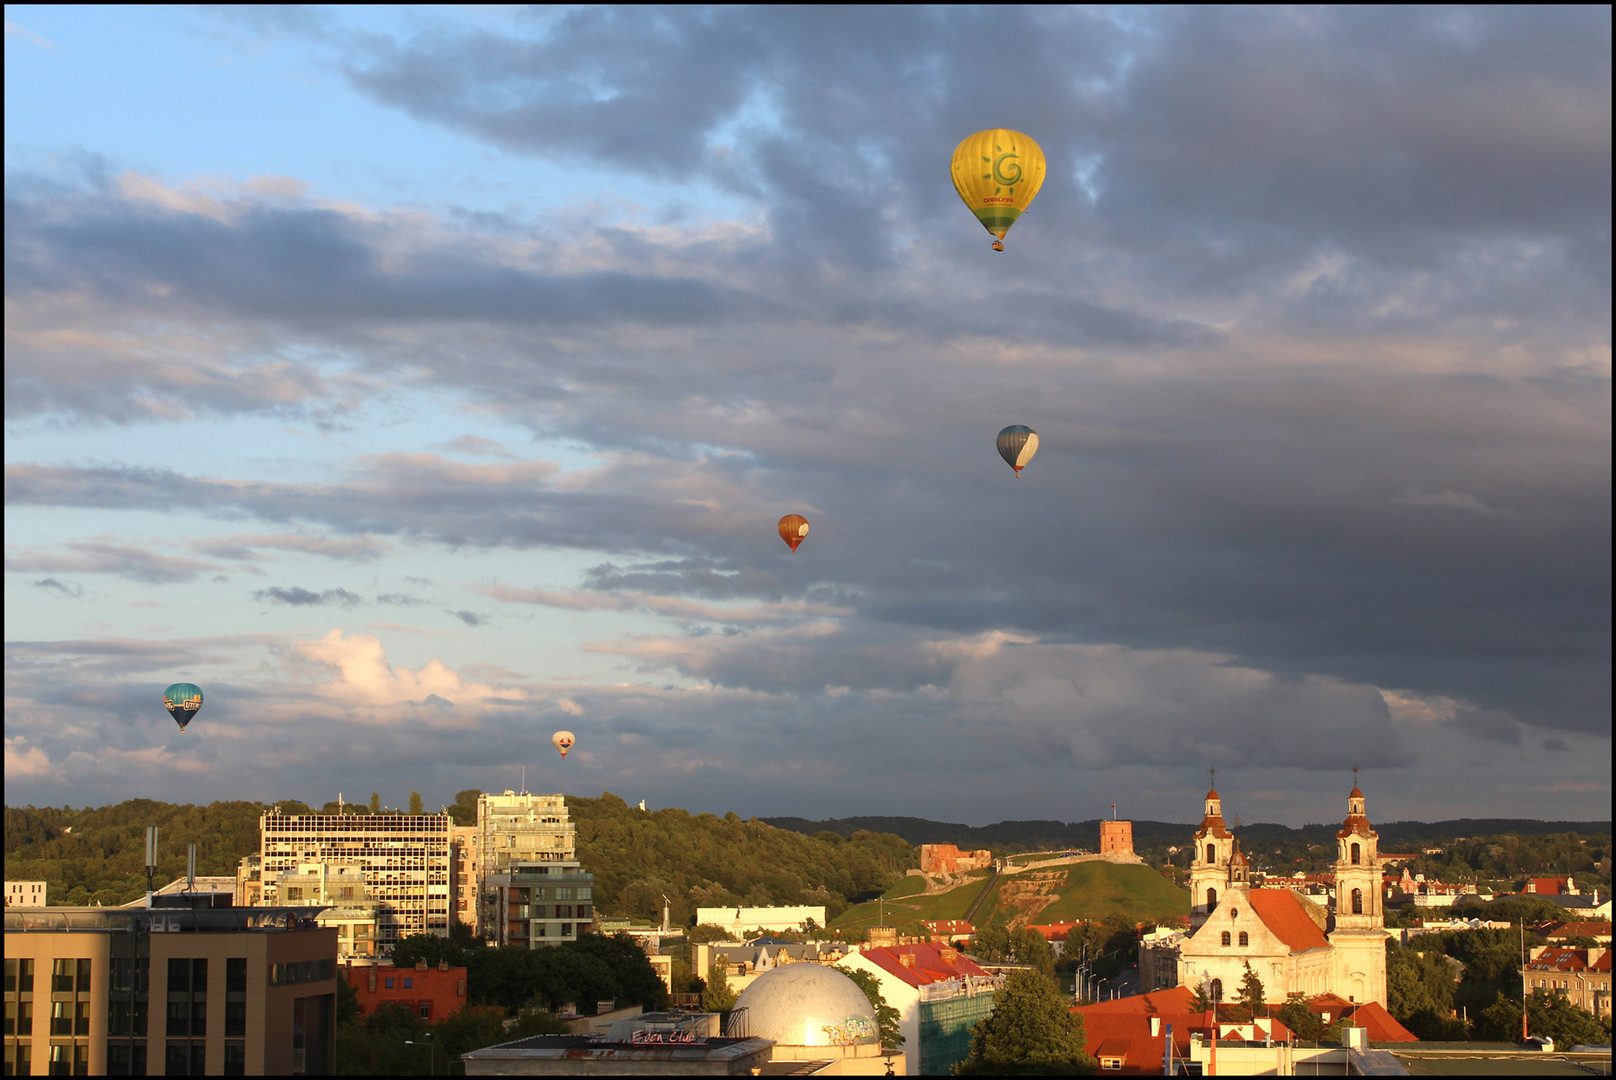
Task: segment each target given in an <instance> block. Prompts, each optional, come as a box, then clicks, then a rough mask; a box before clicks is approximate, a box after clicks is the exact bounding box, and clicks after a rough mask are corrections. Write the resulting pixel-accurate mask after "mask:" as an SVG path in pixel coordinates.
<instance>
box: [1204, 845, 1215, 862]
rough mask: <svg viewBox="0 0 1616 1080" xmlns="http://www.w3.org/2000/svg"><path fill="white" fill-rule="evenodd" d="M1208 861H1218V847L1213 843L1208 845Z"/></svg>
mask: <svg viewBox="0 0 1616 1080" xmlns="http://www.w3.org/2000/svg"><path fill="white" fill-rule="evenodd" d="M1206 861H1207V862H1210V863H1215V862H1217V861H1218V849H1217V847H1216V846H1215V845H1213V844H1208V845H1206Z"/></svg>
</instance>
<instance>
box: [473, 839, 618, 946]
mask: <svg viewBox="0 0 1616 1080" xmlns="http://www.w3.org/2000/svg"><path fill="white" fill-rule="evenodd" d="M483 886H484V902H483V912H482V916H483V918H482V927H483V931H484V933H485V934H486V935H487V936H488V939H489V940H490V941H491V942H492V943H493V944H495V945H526V946H528V947H529V948H532V949H537V948H540V947H541V946H544V945H559V944H561V943H563V942H567V941H576V940H577V939H578V937H579V935H581V934H587V933H589V931H590V929H591V928H592V926H593V925H594V921H595V900H594V891H595V888H594V887H595V876H594V875H593V874H590V873H586V872H585V871H584V869H583V867H581V866H580V865H578V863H577V862H575V861H572V860H568V861H566V862H557V861H550V862H534V863H513V864H511V866H510V868H509V869H508V870H506V871H504V872H501V873H491V874H484V875H483Z"/></svg>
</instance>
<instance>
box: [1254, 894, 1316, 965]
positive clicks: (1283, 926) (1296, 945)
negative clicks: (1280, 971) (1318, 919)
mask: <svg viewBox="0 0 1616 1080" xmlns="http://www.w3.org/2000/svg"><path fill="white" fill-rule="evenodd" d="M1249 895H1250V898H1251V909H1252V910H1253V911H1255V912H1256V913H1257V918H1259V919H1261V920H1262V923H1263V925H1264V926H1266V927H1268V929H1269V930H1272V931H1273V932H1274V936H1275V937H1277V938H1279V940H1280V941H1282V942H1284V943H1285V944H1286V945H1287V946H1288V947H1289V948H1290V950H1291V952H1293V953H1299V952H1306V951H1307V950H1308V949H1324V948H1328V947H1329V945H1330V941H1329V939H1328V938H1326V937H1325V936H1324V931H1323V930H1320V929H1319V926H1318V924H1317V923H1315V922H1314V921H1313V920H1312V919H1311V918H1309V917H1308V914H1307V912H1306V911H1304V910H1303V909H1302V904H1303V903H1304V901H1303V900H1301V899H1300V898H1299V897H1298V896H1297V895H1296V894H1295V893H1293V892H1291V891H1290V890H1289V889H1252V890H1251V892H1250V894H1249Z"/></svg>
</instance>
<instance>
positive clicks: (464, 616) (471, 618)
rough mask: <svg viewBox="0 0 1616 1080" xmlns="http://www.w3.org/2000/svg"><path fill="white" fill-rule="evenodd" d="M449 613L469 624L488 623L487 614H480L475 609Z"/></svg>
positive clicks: (483, 624)
mask: <svg viewBox="0 0 1616 1080" xmlns="http://www.w3.org/2000/svg"><path fill="white" fill-rule="evenodd" d="M449 614H451V615H453V616H454V617H455V618H457V619H459V620H460V621H461V622H463V623H465V624H466V625H467V626H472V627H476V626H485V625H487V623H488V617H487V616H486V615H479V614H477V613H476V612H475V611H451V612H449Z"/></svg>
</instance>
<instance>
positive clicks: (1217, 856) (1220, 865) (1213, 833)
mask: <svg viewBox="0 0 1616 1080" xmlns="http://www.w3.org/2000/svg"><path fill="white" fill-rule="evenodd" d="M1214 779H1215V776H1214ZM1190 843H1191V845H1192V847H1193V850H1194V853H1195V857H1194V858H1193V859H1191V860H1190V925H1191V926H1192V927H1199V926H1200V925H1201V924H1202V923H1204V922H1205V921H1206V917H1207V916H1208V915H1210V914H1211V913H1212V909H1213V908H1215V907H1217V906H1218V901H1219V899H1221V898H1222V896H1223V894H1224V893H1226V892H1227V891H1228V889H1229V859H1230V857H1231V856H1232V855H1233V854H1234V834H1233V833H1231V832H1230V831H1229V829H1228V827H1227V826H1225V825H1224V823H1223V800H1222V799H1221V798H1219V796H1218V789H1217V788H1216V787H1213V788H1210V789H1209V790H1208V791H1207V793H1206V812H1205V813H1204V814H1203V815H1202V817H1201V827H1200V828H1199V829H1197V830H1196V831H1195V836H1194V838H1193V839H1192V840H1191V841H1190Z"/></svg>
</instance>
